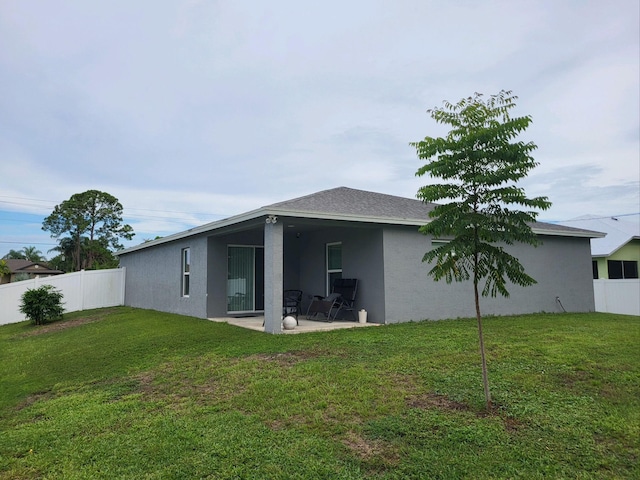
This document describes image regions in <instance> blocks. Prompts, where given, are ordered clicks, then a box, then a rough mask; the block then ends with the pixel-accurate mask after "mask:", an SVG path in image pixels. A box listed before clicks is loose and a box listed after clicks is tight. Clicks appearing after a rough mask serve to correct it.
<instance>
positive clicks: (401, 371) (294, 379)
mask: <svg viewBox="0 0 640 480" xmlns="http://www.w3.org/2000/svg"><path fill="white" fill-rule="evenodd" d="M485 342H486V344H487V345H486V347H487V355H488V365H489V379H490V382H491V390H492V396H493V399H494V402H495V409H494V410H493V411H490V412H486V411H485V410H484V394H483V390H482V380H481V371H480V361H479V354H478V347H477V333H476V326H475V320H451V321H442V322H419V323H408V324H401V325H390V326H385V327H379V328H359V329H350V330H336V331H331V332H323V333H310V334H303V335H277V336H276V335H267V334H262V333H258V332H253V331H249V330H244V329H241V328H237V327H233V326H229V325H226V324H221V323H213V322H208V321H205V320H199V319H195V318H189V317H182V316H178V315H171V314H165V313H159V312H153V311H146V310H136V309H131V308H125V307H119V308H112V309H103V310H93V311H89V312H78V313H74V314H69V315H66V316H65V319H64V321H62V322H58V323H54V324H50V325H47V326H44V327H34V326H32V325H30V324H28V323H20V324H13V325H6V326H3V327H0V365H1V366H2V367H1V369H0V478H7V479H9V478H11V479H13V478H15V479H24V478H47V479H53V478H65V479H75V478H91V479H94V478H97V479H100V478H104V479H116V478H127V479H130V478H145V479H167V478H186V479H191V478H216V479H217V478H256V479H268V478H283V479H285V478H287V479H288V478H327V479H334V478H349V479H351V478H353V479H356V478H380V479H404V478H474V479H482V478H527V479H530V478H579V479H588V478H594V479H595V478H597V479H600V478H612V479H613V478H615V479H618V478H640V469H639V468H638V461H639V455H640V318H638V317H629V316H621V315H609V314H562V315H527V316H518V317H508V318H507V317H504V318H503V317H500V318H487V319H486V320H485Z"/></svg>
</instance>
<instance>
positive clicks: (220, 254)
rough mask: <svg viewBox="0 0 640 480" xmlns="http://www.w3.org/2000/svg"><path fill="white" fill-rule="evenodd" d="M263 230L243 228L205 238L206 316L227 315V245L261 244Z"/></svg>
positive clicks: (262, 241)
mask: <svg viewBox="0 0 640 480" xmlns="http://www.w3.org/2000/svg"><path fill="white" fill-rule="evenodd" d="M263 243H264V231H263V230H261V229H253V230H245V231H240V232H234V233H231V234H227V235H215V236H211V237H209V238H208V239H207V252H208V255H207V293H208V295H207V313H206V317H207V318H215V317H225V316H226V315H227V269H228V264H227V258H228V253H227V248H228V246H229V245H243V246H262V244H263Z"/></svg>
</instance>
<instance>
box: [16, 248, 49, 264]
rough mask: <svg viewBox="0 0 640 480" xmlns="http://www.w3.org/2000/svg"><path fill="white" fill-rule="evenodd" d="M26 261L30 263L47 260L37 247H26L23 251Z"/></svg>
mask: <svg viewBox="0 0 640 480" xmlns="http://www.w3.org/2000/svg"><path fill="white" fill-rule="evenodd" d="M22 253H23V255H24V259H25V260H29V261H30V262H44V261H45V260H46V259H45V258H44V257H43V256H42V252H41V251H40V250H38V249H37V248H36V247H24V248H23V249H22Z"/></svg>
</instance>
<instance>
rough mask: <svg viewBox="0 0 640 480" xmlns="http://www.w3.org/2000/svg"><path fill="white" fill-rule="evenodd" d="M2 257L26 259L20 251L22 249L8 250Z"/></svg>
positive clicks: (6, 258)
mask: <svg viewBox="0 0 640 480" xmlns="http://www.w3.org/2000/svg"><path fill="white" fill-rule="evenodd" d="M2 258H4V259H5V260H26V259H25V258H24V253H22V250H14V249H11V250H9V253H7V254H6V255H5V256H4V257H2Z"/></svg>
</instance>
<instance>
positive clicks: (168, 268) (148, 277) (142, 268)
mask: <svg viewBox="0 0 640 480" xmlns="http://www.w3.org/2000/svg"><path fill="white" fill-rule="evenodd" d="M183 248H190V249H191V272H190V291H189V296H188V297H183V296H182V291H181V285H182V249H183ZM120 265H121V266H123V267H127V281H126V287H125V305H127V306H131V307H137V308H149V309H154V310H160V311H163V312H171V313H179V314H182V315H187V316H193V317H199V318H206V316H207V291H206V288H207V238H206V237H204V236H196V237H190V238H185V239H181V240H178V241H175V242H170V243H166V244H161V245H157V246H156V247H154V248H147V249H143V250H139V251H137V252H134V253H131V254H125V255H121V256H120Z"/></svg>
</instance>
